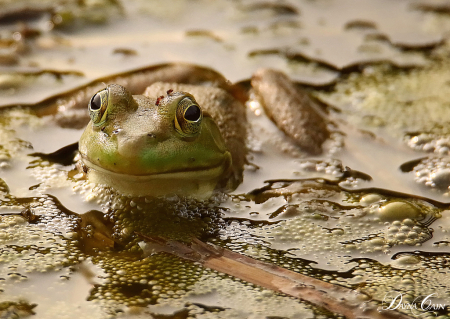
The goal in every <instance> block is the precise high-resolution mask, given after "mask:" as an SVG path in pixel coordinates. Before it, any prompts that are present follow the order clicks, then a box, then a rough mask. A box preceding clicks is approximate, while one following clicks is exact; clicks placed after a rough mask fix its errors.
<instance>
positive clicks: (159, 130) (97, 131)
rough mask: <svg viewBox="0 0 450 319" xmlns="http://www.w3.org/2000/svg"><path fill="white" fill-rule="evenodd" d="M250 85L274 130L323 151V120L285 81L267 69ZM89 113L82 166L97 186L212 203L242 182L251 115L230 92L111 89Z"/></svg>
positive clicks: (177, 87) (183, 87)
mask: <svg viewBox="0 0 450 319" xmlns="http://www.w3.org/2000/svg"><path fill="white" fill-rule="evenodd" d="M252 85H253V86H254V91H255V92H256V93H257V94H258V96H259V97H260V101H261V102H262V104H263V105H264V106H265V109H266V113H267V114H268V115H269V117H270V118H271V119H272V120H273V121H274V122H275V124H277V125H278V126H280V127H281V129H282V130H283V131H284V132H285V133H286V134H287V135H288V136H291V137H292V139H293V140H295V141H296V142H297V144H298V145H299V146H300V147H301V148H303V149H305V150H306V151H309V152H310V153H313V154H317V153H320V152H321V144H322V143H323V142H324V140H326V139H327V138H328V131H327V129H326V124H325V121H324V120H323V119H322V117H321V116H320V115H318V114H317V113H316V112H315V111H314V107H313V106H311V104H312V101H311V100H309V99H308V97H307V96H306V95H305V94H304V93H303V94H302V93H301V92H299V91H298V90H297V89H296V88H295V86H294V84H293V83H292V82H291V81H290V80H289V78H288V77H287V76H285V75H284V74H282V73H280V72H277V71H274V70H261V71H258V72H257V73H256V74H255V75H254V77H253V79H252ZM299 94H301V96H300V97H299V96H298V95H299ZM89 114H90V118H91V121H90V122H89V124H88V126H87V127H86V129H85V131H84V133H83V135H82V137H81V139H80V142H79V152H80V155H81V162H80V165H79V167H80V168H81V169H82V170H83V171H84V172H86V173H87V177H88V179H89V180H90V181H91V182H94V183H96V184H102V185H107V186H111V187H112V188H114V189H115V190H117V191H118V192H119V193H120V194H124V195H131V196H146V195H152V196H161V195H166V194H177V195H181V196H186V195H188V196H193V197H196V198H207V197H209V196H210V195H211V193H212V191H213V190H215V189H217V188H221V189H227V190H229V189H234V188H235V187H236V186H237V185H238V184H239V183H240V182H241V181H242V171H243V166H244V164H245V162H246V154H247V148H246V145H245V143H246V130H247V121H246V111H245V107H244V106H243V104H242V103H241V102H239V101H238V99H236V98H234V97H233V95H232V94H230V93H229V92H227V91H226V90H225V89H222V88H219V87H211V86H200V85H189V84H178V83H164V82H157V83H154V84H152V85H151V86H149V87H148V88H147V89H146V91H145V92H144V93H143V94H142V95H132V94H131V93H130V92H129V91H128V90H127V89H126V88H124V87H123V86H120V85H117V84H112V85H108V86H107V87H106V88H105V89H102V90H100V91H99V92H97V93H96V94H95V95H93V97H92V98H91V100H90V102H89Z"/></svg>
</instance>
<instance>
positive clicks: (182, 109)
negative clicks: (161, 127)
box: [175, 97, 203, 137]
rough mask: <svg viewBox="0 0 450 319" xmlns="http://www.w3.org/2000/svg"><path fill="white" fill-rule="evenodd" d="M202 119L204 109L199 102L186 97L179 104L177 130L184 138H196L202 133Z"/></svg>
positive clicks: (176, 120) (176, 121) (176, 118)
mask: <svg viewBox="0 0 450 319" xmlns="http://www.w3.org/2000/svg"><path fill="white" fill-rule="evenodd" d="M202 118H203V113H202V109H201V108H200V106H199V105H198V104H197V102H196V101H195V100H194V99H192V98H191V97H185V98H183V99H182V100H181V101H180V102H179V103H178V107H177V113H176V116H175V128H176V130H177V131H178V133H180V134H181V135H183V136H187V137H190V136H195V135H197V134H198V133H199V132H200V128H201V124H202Z"/></svg>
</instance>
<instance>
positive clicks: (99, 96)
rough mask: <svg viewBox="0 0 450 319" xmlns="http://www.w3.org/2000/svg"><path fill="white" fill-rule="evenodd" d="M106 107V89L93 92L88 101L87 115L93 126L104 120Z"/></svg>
mask: <svg viewBox="0 0 450 319" xmlns="http://www.w3.org/2000/svg"><path fill="white" fill-rule="evenodd" d="M107 107H108V89H103V90H101V91H98V92H97V93H95V94H94V96H93V97H92V98H91V101H90V102H89V116H90V117H91V120H92V123H94V125H95V126H98V125H101V124H103V123H105V121H106V115H107V112H106V109H107Z"/></svg>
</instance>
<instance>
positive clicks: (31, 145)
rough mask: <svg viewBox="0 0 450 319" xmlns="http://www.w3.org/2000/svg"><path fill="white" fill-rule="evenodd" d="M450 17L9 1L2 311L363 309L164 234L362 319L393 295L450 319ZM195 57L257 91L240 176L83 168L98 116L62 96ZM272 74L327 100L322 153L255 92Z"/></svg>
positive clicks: (449, 9)
mask: <svg viewBox="0 0 450 319" xmlns="http://www.w3.org/2000/svg"><path fill="white" fill-rule="evenodd" d="M449 14H450V2H449V1H395V2H394V1H384V0H383V1H380V0H371V1H369V0H364V1H362V0H341V1H339V3H337V2H333V1H327V0H317V1H313V0H304V1H284V2H275V1H274V2H271V1H267V2H266V1H263V2H261V1H225V0H222V1H216V2H210V1H201V0H197V1H188V0H176V1H172V2H167V3H162V2H161V1H156V0H155V1H139V0H134V1H126V2H125V1H123V2H119V1H106V0H97V1H84V2H80V1H41V2H36V3H34V2H33V1H15V2H10V1H4V0H0V107H1V110H2V114H1V118H0V214H1V216H0V291H1V292H0V314H1V317H2V318H21V317H26V316H30V315H33V317H34V318H54V317H57V318H77V317H80V316H84V317H86V318H114V317H122V318H149V317H150V318H341V317H343V316H347V317H352V316H351V315H349V314H348V313H342V312H339V311H334V310H333V309H334V308H330V307H327V306H324V305H323V304H321V303H320V302H312V301H303V300H301V298H300V299H299V298H295V297H293V296H292V294H289V293H287V292H286V293H283V292H282V291H284V290H282V289H281V290H279V291H276V289H271V286H270V284H269V283H267V282H265V281H264V278H262V279H261V280H256V282H255V281H251V282H249V281H247V280H245V278H242V277H239V276H238V275H237V274H236V273H232V274H230V273H229V272H228V273H224V272H221V271H217V270H214V269H211V268H214V267H211V268H210V267H208V266H207V265H205V264H204V263H203V262H204V261H203V260H198V261H197V262H193V261H192V260H186V259H183V258H179V257H177V256H174V255H173V254H170V253H167V251H161V249H157V248H155V247H154V246H152V244H150V243H148V242H147V243H146V242H145V241H146V240H145V235H149V236H150V235H151V236H160V237H163V238H170V239H171V240H175V241H177V242H183V243H189V241H190V240H191V238H193V237H195V238H199V239H200V240H202V241H203V242H206V243H208V244H214V245H216V247H223V248H227V249H228V250H230V251H232V252H233V253H238V254H240V255H245V256H248V257H252V258H254V259H256V260H259V261H263V262H268V263H270V264H274V265H276V266H278V268H277V269H278V270H280V271H285V270H290V271H292V272H294V273H297V274H302V275H306V276H307V277H310V278H314V279H318V280H320V281H321V282H324V283H329V284H332V285H333V286H332V287H335V286H336V287H340V288H339V289H344V290H343V291H346V292H347V293H348V294H354V295H355V296H356V297H355V298H354V299H352V300H353V301H352V302H353V304H352V307H354V308H353V309H354V313H355V314H356V313H359V311H363V310H364V309H365V308H367V309H383V308H386V307H389V304H390V302H391V301H392V300H393V299H394V304H395V306H393V307H396V308H397V310H398V311H401V312H402V313H403V314H404V315H406V316H411V317H420V318H426V317H430V318H431V317H433V318H435V317H438V318H448V317H449V316H450V309H449V307H448V306H447V305H449V304H450V281H449V278H450V277H449V267H448V265H449V262H450V254H449V253H450V248H449V244H450V233H449V232H450V220H449V218H450V215H449V206H450V205H449V204H447V203H449V202H450V200H449V195H450V190H449V187H450V158H449V152H450V130H449V129H448V128H447V127H448V124H449V122H450V112H449V110H450V108H449V106H448V103H449V102H448V93H449V91H450V86H449V83H450V72H449V71H450V60H449V58H448V57H449V56H450V46H449V45H448V43H447V37H448V34H449V32H450V15H449ZM180 62H183V63H189V64H194V65H200V66H202V67H206V68H211V69H213V70H215V71H217V72H219V73H220V74H222V75H223V76H224V77H225V78H227V79H228V80H229V81H230V83H229V84H230V85H231V83H233V84H234V85H233V87H235V88H239V90H241V92H244V93H243V96H245V97H244V98H243V99H244V100H246V101H245V103H244V104H245V107H246V114H247V118H248V120H249V127H248V134H249V136H248V140H247V147H248V149H249V152H248V155H247V161H248V164H246V165H245V167H244V180H243V182H242V183H241V184H240V185H239V186H238V187H237V189H236V190H234V191H233V192H231V193H230V194H222V193H220V192H218V193H216V194H215V195H214V196H213V197H212V198H211V199H209V200H206V201H197V200H193V199H186V198H178V197H168V198H164V199H155V198H151V197H139V198H131V197H128V196H121V195H118V194H116V193H114V192H112V191H110V190H108V189H105V188H102V187H97V186H95V185H92V184H89V183H88V182H87V181H85V180H84V179H83V178H81V177H80V174H79V173H78V171H77V170H76V168H75V163H74V156H76V154H75V153H74V150H75V149H76V148H73V147H71V146H70V145H71V144H73V143H75V142H77V141H78V140H79V138H80V136H81V133H82V132H83V128H84V126H85V125H86V124H87V120H88V114H87V113H88V112H87V109H86V108H85V106H83V107H82V108H79V107H78V104H77V103H76V102H77V100H76V98H75V99H73V100H71V99H68V98H67V97H74V96H81V95H82V93H80V92H83V90H84V89H83V88H84V87H85V86H86V85H88V84H89V83H94V84H96V85H97V84H98V85H100V86H102V85H103V84H102V83H103V82H105V83H106V84H109V83H111V82H114V81H126V80H124V78H125V79H126V78H127V76H134V75H136V74H140V73H142V72H144V73H142V74H144V75H146V74H147V73H145V72H148V71H149V72H150V73H151V72H153V71H158V70H160V69H163V68H165V67H167V66H169V67H170V66H172V65H177V64H176V63H180ZM172 63H173V64H172ZM263 67H270V68H273V69H277V70H280V71H282V72H284V73H286V74H287V75H288V76H289V77H290V78H291V79H292V80H293V81H296V82H297V84H298V86H299V89H301V90H306V92H308V94H310V95H311V96H312V97H313V98H314V99H316V100H317V101H319V103H320V105H321V108H322V111H323V113H324V114H326V117H327V118H328V120H329V121H330V125H329V129H330V130H331V134H330V138H329V139H328V140H327V141H326V142H325V144H324V146H323V153H322V154H321V155H317V156H311V155H308V154H307V153H306V152H303V151H302V150H300V149H299V148H298V147H296V146H295V145H294V144H293V143H292V141H291V140H290V139H289V138H287V137H286V136H285V135H284V133H283V132H282V131H280V130H279V129H278V128H277V127H276V126H275V124H274V123H273V122H272V121H271V120H270V119H269V118H268V117H267V116H266V115H265V112H264V109H263V108H262V106H261V105H260V103H259V102H258V100H257V99H256V98H255V96H254V94H253V92H252V90H251V88H250V78H251V76H252V74H253V73H254V72H256V71H257V70H258V69H260V68H263ZM127 72H128V73H127ZM117 74H121V75H120V76H117ZM151 74H152V73H151ZM98 79H100V80H98ZM95 81H96V82H95ZM66 146H68V147H66ZM64 147H66V148H64ZM61 148H64V149H63V151H61V152H59V153H57V154H56V155H55V153H54V152H55V151H57V150H59V149H61ZM49 154H50V155H49ZM141 235H144V236H141ZM336 289H338V288H336ZM280 291H281V292H280ZM430 295H432V296H431V297H430V298H427V296H430ZM395 297H397V299H395ZM400 297H401V300H400ZM345 298H347V297H345ZM347 299H351V298H347ZM337 300H339V298H338V299H337ZM343 303H344V304H345V303H346V302H343ZM390 315H392V316H393V317H392V318H396V316H397V317H398V318H400V316H401V314H400V313H398V312H394V313H393V314H392V313H391V314H390ZM368 316H369V315H368ZM386 316H387V315H386ZM370 317H373V318H375V315H374V314H373V313H372V314H370ZM402 318H403V317H402Z"/></svg>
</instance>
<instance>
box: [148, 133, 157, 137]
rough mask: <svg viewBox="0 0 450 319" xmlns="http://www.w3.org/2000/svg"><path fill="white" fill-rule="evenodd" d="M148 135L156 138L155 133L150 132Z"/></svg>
mask: <svg viewBox="0 0 450 319" xmlns="http://www.w3.org/2000/svg"><path fill="white" fill-rule="evenodd" d="M147 136H148V137H151V138H156V135H155V134H153V133H148V134H147Z"/></svg>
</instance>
